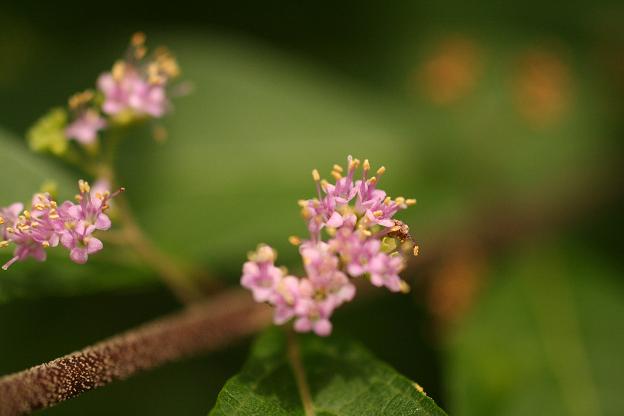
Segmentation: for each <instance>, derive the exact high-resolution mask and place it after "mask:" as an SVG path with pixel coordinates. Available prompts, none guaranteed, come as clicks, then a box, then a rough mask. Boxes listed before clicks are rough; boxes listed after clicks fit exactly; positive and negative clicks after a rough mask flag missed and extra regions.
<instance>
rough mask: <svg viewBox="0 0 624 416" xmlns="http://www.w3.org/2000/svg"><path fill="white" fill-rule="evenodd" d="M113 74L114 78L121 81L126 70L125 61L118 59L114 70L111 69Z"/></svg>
mask: <svg viewBox="0 0 624 416" xmlns="http://www.w3.org/2000/svg"><path fill="white" fill-rule="evenodd" d="M111 72H112V74H113V79H114V80H115V81H120V80H121V79H122V78H123V76H124V73H125V72H126V64H125V63H124V62H123V61H117V62H115V64H114V65H113V70H112V71H111Z"/></svg>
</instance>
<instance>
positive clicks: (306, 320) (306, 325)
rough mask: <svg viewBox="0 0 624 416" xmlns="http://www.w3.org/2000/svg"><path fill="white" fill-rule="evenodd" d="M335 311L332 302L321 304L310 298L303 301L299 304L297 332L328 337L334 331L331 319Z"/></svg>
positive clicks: (295, 326)
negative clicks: (312, 332)
mask: <svg viewBox="0 0 624 416" xmlns="http://www.w3.org/2000/svg"><path fill="white" fill-rule="evenodd" d="M333 311H334V306H333V305H332V304H331V303H330V302H319V301H316V300H313V299H310V298H308V299H302V300H301V301H300V302H299V303H298V304H297V311H296V313H297V319H296V320H295V324H294V328H295V331H297V332H310V331H314V332H315V333H316V334H317V335H319V336H322V337H326V336H328V335H329V334H331V331H332V324H331V322H330V320H329V318H330V317H331V315H332V313H333Z"/></svg>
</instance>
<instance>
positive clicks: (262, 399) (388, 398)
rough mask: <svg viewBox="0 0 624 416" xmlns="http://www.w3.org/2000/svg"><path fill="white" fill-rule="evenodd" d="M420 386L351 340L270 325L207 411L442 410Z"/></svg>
mask: <svg viewBox="0 0 624 416" xmlns="http://www.w3.org/2000/svg"><path fill="white" fill-rule="evenodd" d="M295 374H296V375H295ZM298 377H300V378H301V379H302V380H304V381H303V383H301V382H299V383H298V381H297V379H298ZM303 384H306V385H307V387H304V388H302V387H298V386H301V385H303ZM301 389H303V390H304V391H307V393H303V394H301V393H300V391H301ZM421 391H422V390H421V389H420V387H419V386H418V385H417V384H416V383H414V382H412V381H410V380H409V379H407V378H405V377H403V376H402V375H400V374H399V373H397V372H396V371H395V370H394V369H392V368H391V367H390V366H388V365H386V364H384V363H382V362H380V361H378V360H377V359H375V358H374V357H373V356H372V355H371V354H370V353H369V352H368V351H366V350H365V349H364V348H362V347H361V346H359V345H358V344H357V343H355V342H352V341H348V340H345V339H335V337H332V338H329V339H326V338H319V337H317V336H314V335H305V336H301V335H293V336H292V337H291V339H290V340H287V336H286V334H285V332H284V331H282V330H281V329H279V328H271V329H269V330H268V331H266V332H265V333H264V334H263V335H261V336H260V338H259V339H258V341H257V342H256V344H255V346H254V348H253V351H252V353H251V357H250V358H249V360H248V361H247V363H246V364H245V366H244V368H243V370H242V371H241V373H240V374H238V375H236V376H234V377H233V378H232V379H231V380H230V381H228V382H227V384H226V385H225V387H224V388H223V390H222V391H221V393H220V394H219V397H218V399H217V404H216V406H215V407H214V409H213V410H212V411H211V412H210V415H211V416H221V415H224V416H225V415H228V416H230V415H304V414H305V412H304V405H303V401H305V402H306V403H307V404H308V405H309V408H310V409H311V410H312V412H313V413H314V414H315V415H317V416H321V415H325V416H330V415H335V416H347V415H354V416H355V415H357V416H360V415H373V414H374V415H445V413H444V411H442V410H441V409H440V408H438V407H437V406H436V405H435V403H434V402H433V400H431V399H430V398H429V397H427V396H426V395H425V394H423V393H422V392H421ZM302 396H304V397H306V398H305V399H303V398H302ZM308 414H309V413H308Z"/></svg>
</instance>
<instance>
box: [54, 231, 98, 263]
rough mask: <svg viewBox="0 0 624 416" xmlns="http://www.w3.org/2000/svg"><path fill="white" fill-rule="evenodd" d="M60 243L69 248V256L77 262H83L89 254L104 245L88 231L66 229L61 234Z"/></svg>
mask: <svg viewBox="0 0 624 416" xmlns="http://www.w3.org/2000/svg"><path fill="white" fill-rule="evenodd" d="M61 244H63V246H64V247H65V248H67V249H68V250H69V258H70V259H71V260H72V261H73V262H74V263H78V264H84V263H86V262H87V260H88V259H89V254H94V253H97V252H98V251H100V250H102V248H103V247H104V245H103V244H102V242H101V241H100V240H98V239H97V238H95V237H93V236H92V235H91V234H90V233H83V234H79V233H77V232H76V231H73V230H72V231H68V232H66V233H63V235H62V236H61Z"/></svg>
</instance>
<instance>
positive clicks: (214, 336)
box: [0, 290, 271, 416]
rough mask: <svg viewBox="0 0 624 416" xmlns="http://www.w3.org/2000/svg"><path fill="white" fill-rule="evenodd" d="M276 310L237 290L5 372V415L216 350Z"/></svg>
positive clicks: (0, 415) (1, 388)
mask: <svg viewBox="0 0 624 416" xmlns="http://www.w3.org/2000/svg"><path fill="white" fill-rule="evenodd" d="M270 316H271V311H270V309H269V308H268V307H267V306H266V305H263V304H257V303H254V302H252V301H251V299H250V297H249V294H248V293H247V292H246V291H242V290H231V291H229V292H227V293H224V294H221V295H219V296H218V297H215V298H214V299H211V301H210V302H204V303H198V304H196V305H193V306H190V307H188V308H186V309H185V310H183V311H182V312H179V313H177V314H174V315H171V316H169V317H165V318H162V319H158V320H156V321H154V322H151V323H148V324H145V325H143V326H140V327H139V328H136V329H133V330H130V331H128V332H126V333H123V334H121V335H117V336H114V337H112V338H109V339H107V340H105V341H102V342H100V343H98V344H95V345H93V346H91V347H87V348H85V349H83V350H81V351H78V352H75V353H72V354H69V355H66V356H64V357H61V358H58V359H56V360H54V361H51V362H49V363H47V364H42V365H38V366H36V367H33V368H30V369H28V370H25V371H22V372H19V373H15V374H12V375H9V376H5V377H3V378H0V416H13V415H21V414H27V413H30V412H32V411H34V410H37V409H41V408H45V407H50V406H53V405H55V404H57V403H60V402H62V401H64V400H67V399H69V398H71V397H74V396H77V395H79V394H80V393H83V392H85V391H88V390H91V389H94V388H97V387H100V386H104V385H106V384H108V383H110V382H112V381H114V380H121V379H125V378H127V377H129V376H131V375H133V374H134V373H136V372H138V371H141V370H146V369H149V368H153V367H156V366H159V365H162V364H164V363H166V362H169V361H173V360H176V359H180V358H182V357H186V356H189V355H193V354H196V353H198V352H200V351H210V350H215V349H217V348H220V347H223V346H224V345H227V344H228V343H230V342H232V341H233V340H236V339H238V338H241V337H243V336H247V335H250V334H252V333H255V332H256V331H258V330H260V329H261V328H263V327H265V326H266V325H268V323H269V322H270Z"/></svg>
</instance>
